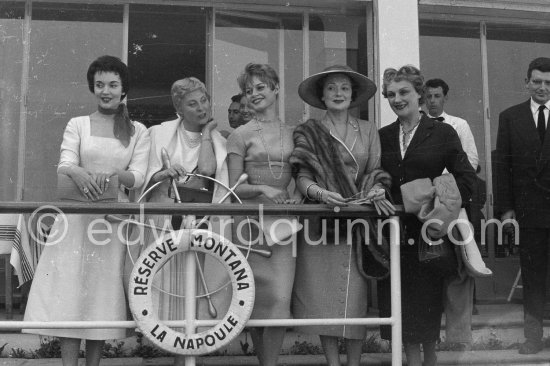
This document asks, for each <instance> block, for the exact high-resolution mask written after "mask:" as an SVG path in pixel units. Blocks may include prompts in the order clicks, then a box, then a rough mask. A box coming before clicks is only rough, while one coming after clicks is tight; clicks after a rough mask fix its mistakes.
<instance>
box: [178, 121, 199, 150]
mask: <svg viewBox="0 0 550 366" xmlns="http://www.w3.org/2000/svg"><path fill="white" fill-rule="evenodd" d="M181 127H182V131H183V140H184V141H185V144H186V145H187V146H188V147H189V148H190V149H194V148H195V147H197V146H199V145H200V144H201V138H202V133H200V132H199V134H198V136H197V137H192V136H190V135H189V134H188V132H187V130H186V129H185V127H183V126H181Z"/></svg>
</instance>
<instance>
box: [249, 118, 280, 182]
mask: <svg viewBox="0 0 550 366" xmlns="http://www.w3.org/2000/svg"><path fill="white" fill-rule="evenodd" d="M254 120H255V121H256V127H258V135H260V140H261V141H262V145H263V147H264V150H265V153H266V154H267V163H268V166H269V171H270V172H271V176H272V177H273V178H275V179H276V180H279V179H281V177H282V176H283V167H284V151H283V123H282V122H281V121H280V120H279V119H278V118H277V121H278V122H279V143H280V145H281V161H280V162H278V161H271V158H270V157H269V151H268V150H267V144H266V143H265V140H264V135H263V133H262V127H261V126H260V122H259V120H261V121H262V122H270V121H267V120H264V119H259V118H255V119H254ZM273 166H278V167H279V168H280V169H281V170H280V171H279V174H278V175H276V174H275V173H273V168H272V167H273Z"/></svg>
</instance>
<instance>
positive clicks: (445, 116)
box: [428, 111, 449, 122]
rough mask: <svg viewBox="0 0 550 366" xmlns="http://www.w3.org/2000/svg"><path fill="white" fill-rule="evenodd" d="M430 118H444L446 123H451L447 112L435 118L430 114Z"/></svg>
mask: <svg viewBox="0 0 550 366" xmlns="http://www.w3.org/2000/svg"><path fill="white" fill-rule="evenodd" d="M428 117H430V118H439V117H443V118H444V119H445V121H447V122H449V115H448V114H447V112H445V111H443V112H441V114H440V115H439V116H438V117H434V116H432V115H431V114H429V113H428Z"/></svg>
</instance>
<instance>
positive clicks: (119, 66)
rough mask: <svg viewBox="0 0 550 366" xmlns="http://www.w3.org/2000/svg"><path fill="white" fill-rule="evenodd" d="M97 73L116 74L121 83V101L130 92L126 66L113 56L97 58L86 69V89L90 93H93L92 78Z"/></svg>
mask: <svg viewBox="0 0 550 366" xmlns="http://www.w3.org/2000/svg"><path fill="white" fill-rule="evenodd" d="M98 72H114V73H115V74H118V76H119V77H120V81H121V82H122V100H123V99H124V98H125V97H126V95H127V94H128V91H129V90H130V76H129V72H128V66H126V64H125V63H124V62H122V61H121V60H120V59H119V58H118V57H115V56H101V57H99V58H97V59H96V60H95V61H94V62H92V63H91V64H90V67H88V73H87V75H86V77H87V78H88V88H89V89H90V91H91V92H92V93H93V92H94V76H95V74H97V73H98Z"/></svg>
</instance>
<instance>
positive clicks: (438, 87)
mask: <svg viewBox="0 0 550 366" xmlns="http://www.w3.org/2000/svg"><path fill="white" fill-rule="evenodd" d="M425 86H426V108H427V109H428V117H430V118H433V119H436V120H438V121H441V122H444V123H447V124H450V125H451V126H452V127H453V128H454V129H455V131H456V132H457V133H458V137H459V138H460V142H461V143H462V149H463V150H464V152H465V153H466V155H468V161H469V162H470V164H472V167H473V168H474V170H475V171H476V172H477V170H478V166H479V158H478V155H477V148H476V143H475V141H474V135H473V134H472V131H471V130H470V126H469V125H468V122H466V121H465V120H464V119H462V118H459V117H455V116H451V115H450V114H448V113H446V112H445V109H444V107H445V103H446V102H447V100H448V99H449V97H448V95H447V93H449V85H447V83H446V82H445V81H443V80H441V79H430V80H428V81H426V84H425Z"/></svg>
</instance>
